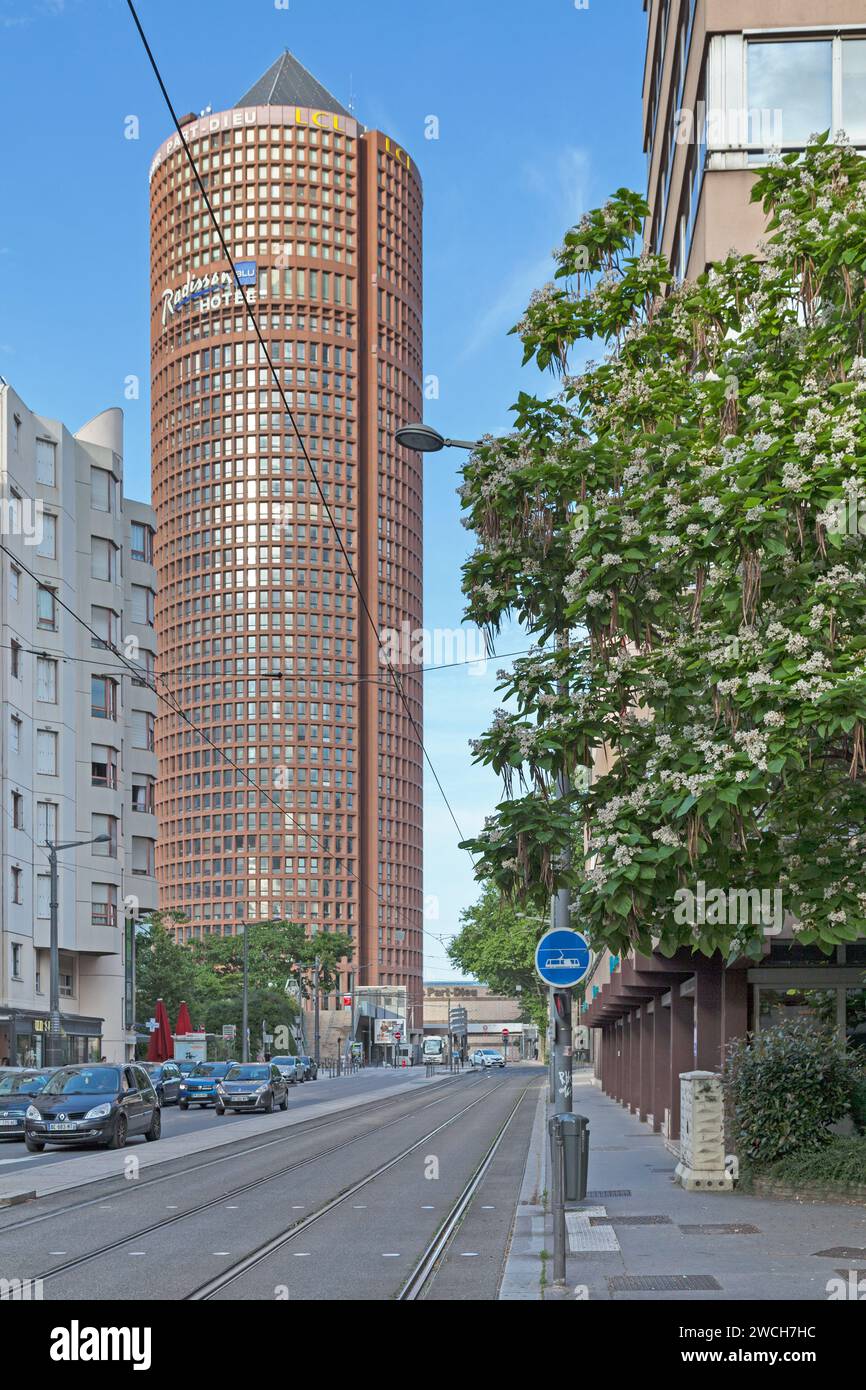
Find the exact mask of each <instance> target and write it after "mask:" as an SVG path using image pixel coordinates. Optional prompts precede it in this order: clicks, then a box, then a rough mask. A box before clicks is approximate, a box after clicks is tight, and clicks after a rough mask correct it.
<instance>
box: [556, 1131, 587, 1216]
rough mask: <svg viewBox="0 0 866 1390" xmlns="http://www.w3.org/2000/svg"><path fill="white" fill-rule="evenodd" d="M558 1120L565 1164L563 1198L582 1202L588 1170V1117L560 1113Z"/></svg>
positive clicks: (568, 1200)
mask: <svg viewBox="0 0 866 1390" xmlns="http://www.w3.org/2000/svg"><path fill="white" fill-rule="evenodd" d="M559 1121H560V1124H561V1125H562V1142H563V1162H564V1164H565V1200H566V1201H567V1202H582V1201H583V1199H584V1198H585V1196H586V1177H587V1172H588V1170H589V1119H588V1118H587V1116H586V1115H574V1114H569V1115H560V1116H559Z"/></svg>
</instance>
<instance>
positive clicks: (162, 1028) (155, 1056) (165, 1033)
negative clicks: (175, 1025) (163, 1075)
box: [147, 999, 174, 1062]
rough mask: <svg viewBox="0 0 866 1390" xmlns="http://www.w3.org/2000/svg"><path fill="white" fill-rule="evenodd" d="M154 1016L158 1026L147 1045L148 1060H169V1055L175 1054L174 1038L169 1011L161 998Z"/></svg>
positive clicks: (158, 1000) (157, 1002)
mask: <svg viewBox="0 0 866 1390" xmlns="http://www.w3.org/2000/svg"><path fill="white" fill-rule="evenodd" d="M154 1018H155V1019H156V1027H155V1028H154V1030H153V1032H152V1033H151V1035H150V1042H149V1043H148V1045H147V1060H148V1062H167V1061H168V1059H169V1057H173V1056H174V1040H173V1038H172V1036H171V1026H170V1024H169V1021H168V1013H167V1012H166V1007H165V1004H164V1003H163V1002H162V1000H161V999H157V1001H156V1010H155V1012H154Z"/></svg>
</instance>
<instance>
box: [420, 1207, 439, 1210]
mask: <svg viewBox="0 0 866 1390" xmlns="http://www.w3.org/2000/svg"><path fill="white" fill-rule="evenodd" d="M421 1210H422V1211H435V1210H436V1208H435V1207H422V1208H421Z"/></svg>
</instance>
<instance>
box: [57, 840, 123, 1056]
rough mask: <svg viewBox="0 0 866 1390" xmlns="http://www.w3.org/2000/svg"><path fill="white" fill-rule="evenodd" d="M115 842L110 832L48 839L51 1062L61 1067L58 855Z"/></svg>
mask: <svg viewBox="0 0 866 1390" xmlns="http://www.w3.org/2000/svg"><path fill="white" fill-rule="evenodd" d="M110 841H111V836H110V835H95V836H94V837H93V838H92V839H90V840H63V841H62V842H61V843H56V842H55V841H54V840H46V841H45V848H46V849H47V851H48V868H49V872H50V874H51V900H50V903H49V912H50V914H51V935H50V937H49V952H50V958H51V967H50V975H51V985H50V1004H49V1008H50V1014H49V1022H48V1047H47V1049H46V1051H47V1053H48V1056H47V1058H46V1060H47V1062H48V1065H49V1066H52V1067H60V1066H62V1065H63V1057H62V1052H63V1041H62V1038H61V1036H60V937H59V930H58V920H57V918H58V908H59V906H60V904H59V902H58V895H59V893H60V886H59V877H60V876H59V873H58V869H57V855H58V852H59V851H60V850H63V849H78V848H79V846H80V845H104V844H108V843H109V842H110Z"/></svg>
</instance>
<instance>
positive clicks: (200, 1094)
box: [179, 1062, 236, 1110]
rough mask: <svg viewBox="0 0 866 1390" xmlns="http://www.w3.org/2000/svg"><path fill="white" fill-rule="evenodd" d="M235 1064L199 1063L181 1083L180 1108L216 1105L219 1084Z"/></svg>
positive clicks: (187, 1108)
mask: <svg viewBox="0 0 866 1390" xmlns="http://www.w3.org/2000/svg"><path fill="white" fill-rule="evenodd" d="M233 1066H236V1063H235V1062H199V1063H198V1064H197V1065H196V1066H194V1067H193V1069H192V1071H191V1072H190V1074H189V1076H185V1077H184V1078H183V1080H182V1081H181V1083H180V1101H179V1104H180V1108H181V1110H189V1107H190V1106H191V1105H216V1095H217V1083H218V1082H219V1081H222V1080H223V1077H224V1076H225V1074H226V1072H227V1071H229V1070H230V1069H231V1068H232V1067H233Z"/></svg>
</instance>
